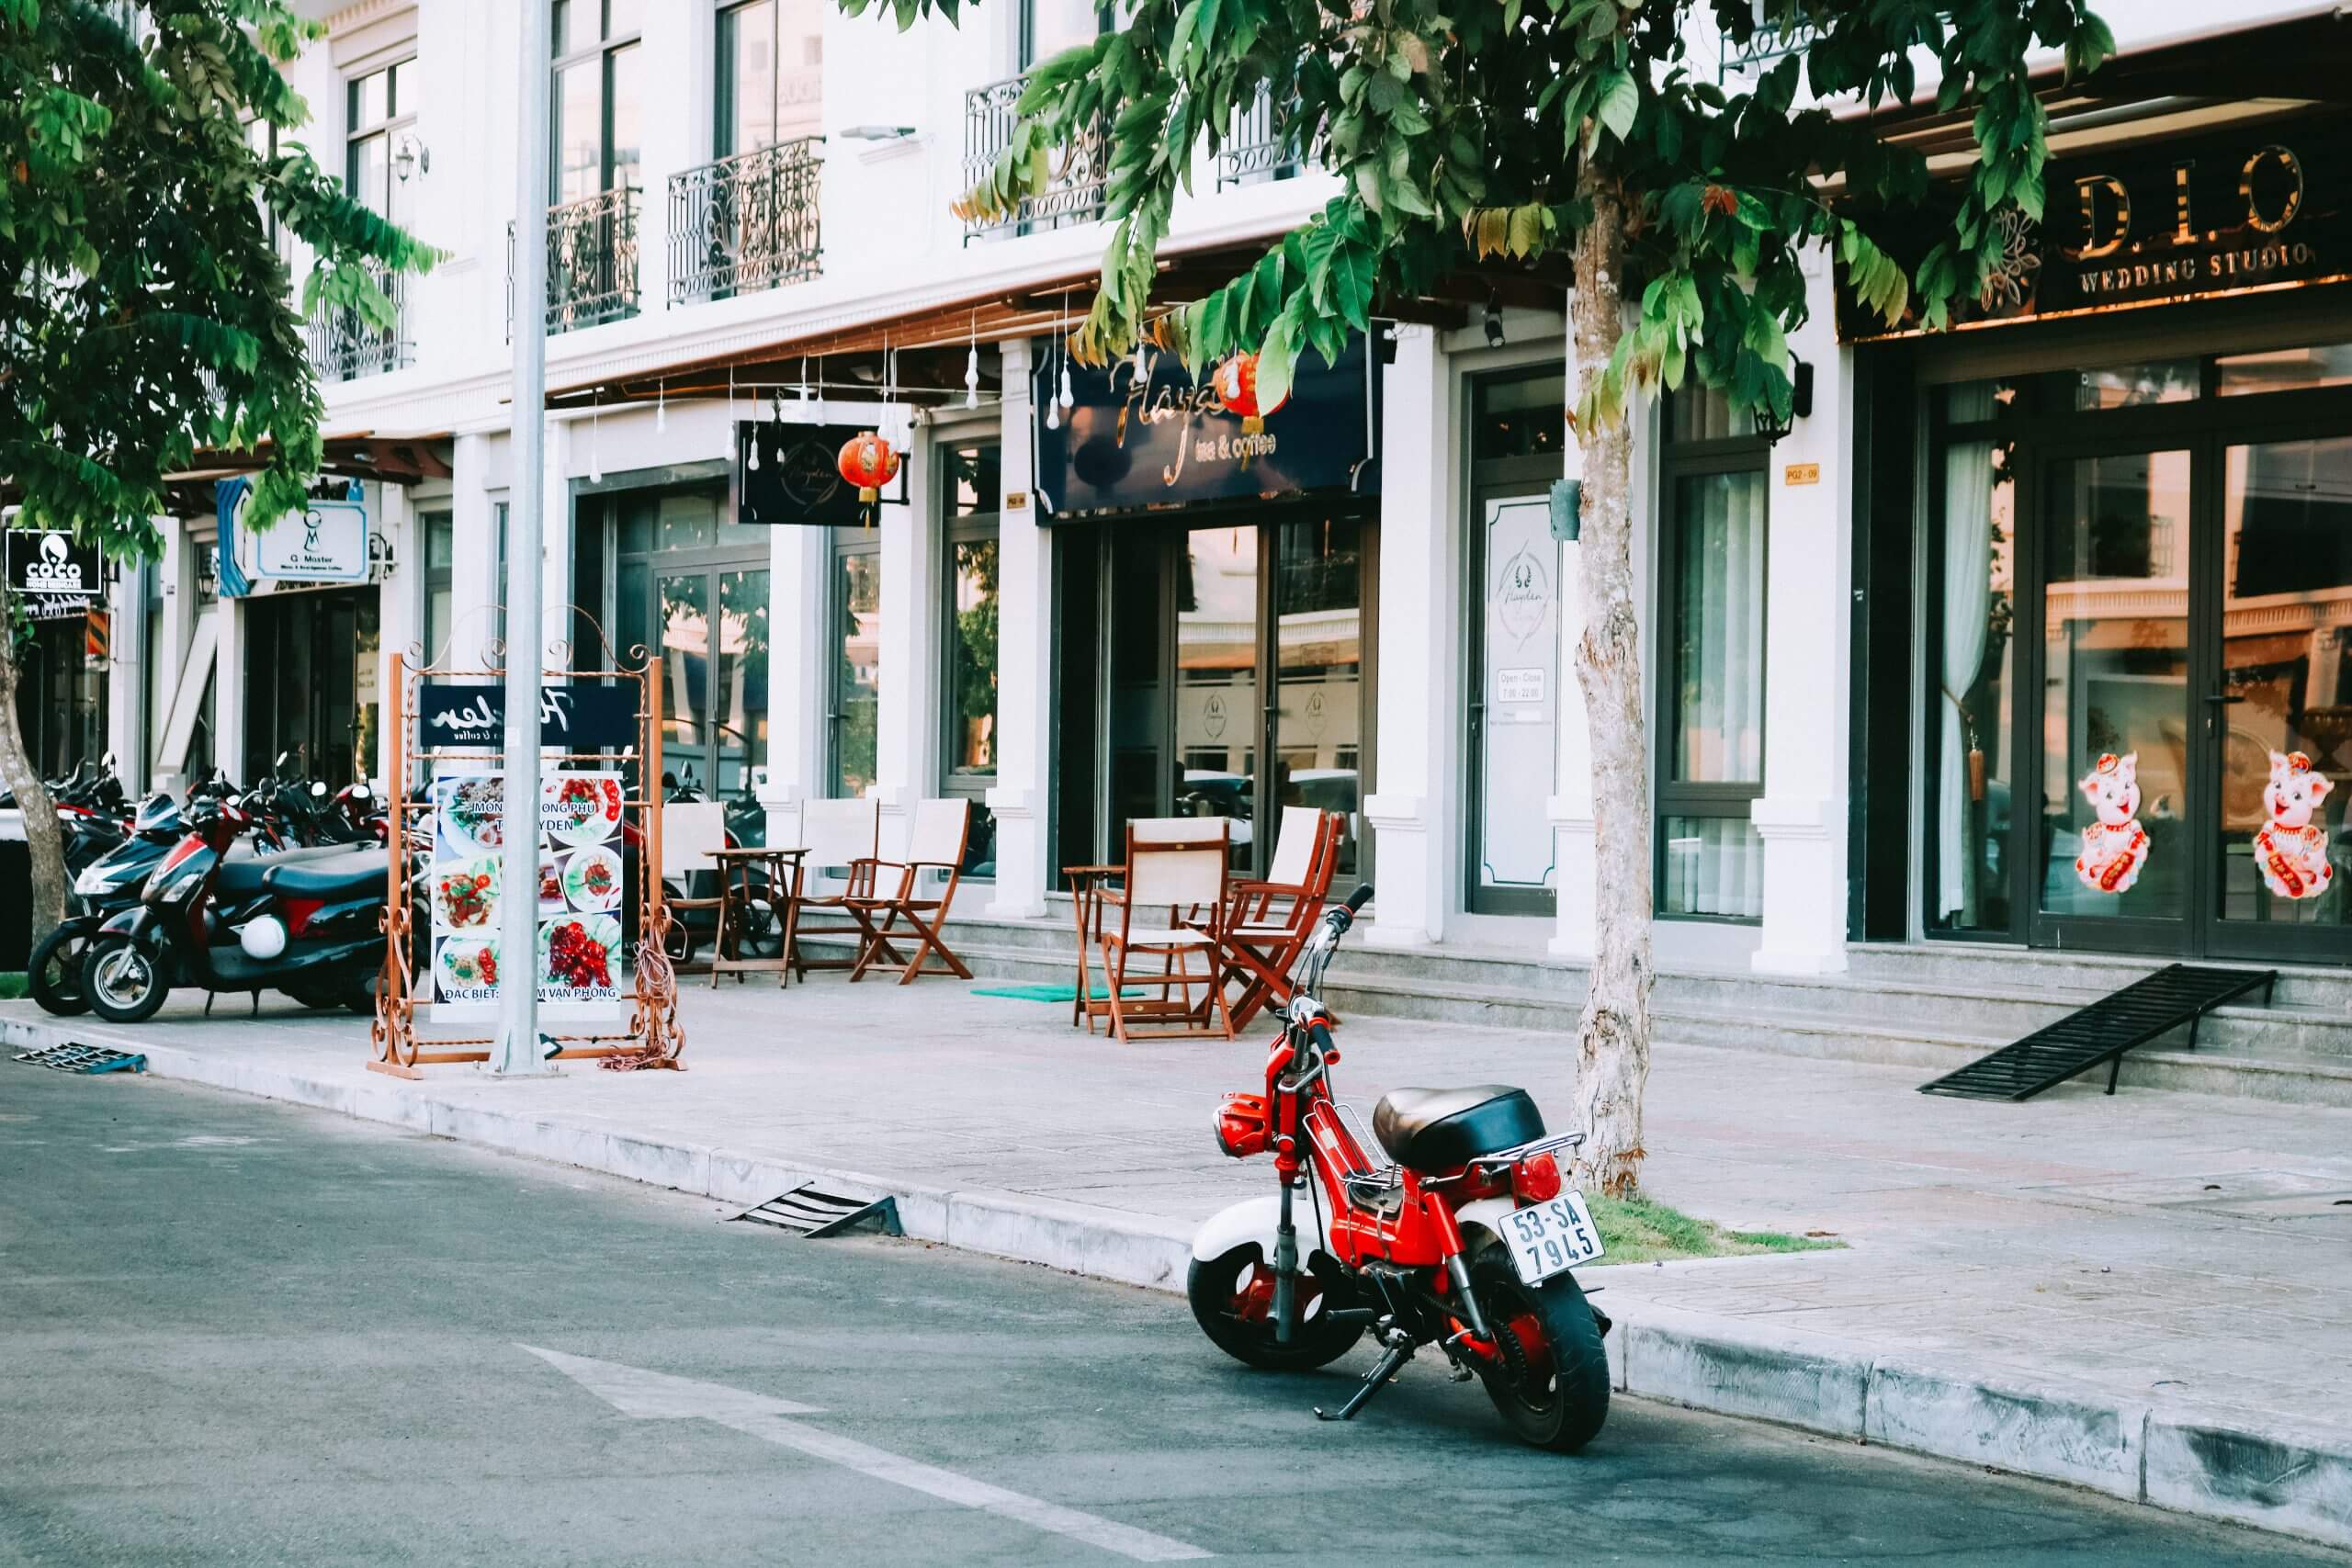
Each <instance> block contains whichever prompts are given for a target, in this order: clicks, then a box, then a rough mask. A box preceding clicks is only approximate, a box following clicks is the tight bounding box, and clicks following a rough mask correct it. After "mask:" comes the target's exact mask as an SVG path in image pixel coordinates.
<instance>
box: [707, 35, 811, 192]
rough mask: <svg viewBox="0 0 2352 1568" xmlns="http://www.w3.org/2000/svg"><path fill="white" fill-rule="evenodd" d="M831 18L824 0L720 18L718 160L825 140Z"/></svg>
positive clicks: (715, 144)
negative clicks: (827, 35) (788, 143)
mask: <svg viewBox="0 0 2352 1568" xmlns="http://www.w3.org/2000/svg"><path fill="white" fill-rule="evenodd" d="M824 15H825V13H824V7H823V6H822V5H821V4H820V0H748V3H747V4H744V5H741V6H729V7H727V8H726V9H725V10H723V11H721V12H719V13H718V69H717V73H716V74H717V78H718V93H717V94H716V95H715V96H716V97H717V100H718V125H717V126H716V128H715V134H714V147H715V150H716V152H717V153H718V156H719V157H721V158H730V157H733V156H734V155H735V154H736V153H738V152H758V151H759V150H760V149H761V148H763V147H774V146H775V145H776V144H777V143H778V142H783V141H797V140H798V139H799V138H801V137H804V136H817V135H820V134H822V132H823V130H824V107H825V100H824V79H825V34H824Z"/></svg>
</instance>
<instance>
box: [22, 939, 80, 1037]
mask: <svg viewBox="0 0 2352 1568" xmlns="http://www.w3.org/2000/svg"><path fill="white" fill-rule="evenodd" d="M88 951H89V928H88V927H87V926H84V927H83V928H82V929H81V930H79V931H76V930H75V929H74V928H73V927H71V926H59V927H56V928H55V929H54V930H52V931H51V932H50V933H49V934H48V935H47V936H45V937H43V938H41V939H40V945H39V946H38V947H35V948H34V949H33V954H32V956H31V957H30V958H28V959H27V960H26V961H25V989H26V991H27V992H28V993H29V994H30V995H31V997H32V998H33V1000H35V1001H37V1002H39V1003H40V1005H41V1010H43V1011H45V1012H51V1013H55V1014H56V1015H57V1016H58V1017H60V1018H75V1017H78V1016H80V1015H81V1014H83V1013H85V1012H87V1011H89V1010H90V998H88V997H86V996H84V995H83V994H82V955H83V954H84V953H86V952H88Z"/></svg>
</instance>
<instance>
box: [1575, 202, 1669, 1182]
mask: <svg viewBox="0 0 2352 1568" xmlns="http://www.w3.org/2000/svg"><path fill="white" fill-rule="evenodd" d="M1583 185H1584V191H1583V194H1584V195H1585V196H1586V197H1589V199H1590V200H1591V202H1592V221H1591V222H1590V223H1589V224H1588V225H1587V226H1586V227H1585V229H1584V230H1583V231H1582V232H1580V233H1579V234H1578V235H1577V246H1576V254H1575V262H1576V293H1575V295H1574V296H1573V298H1572V299H1571V301H1570V304H1569V326H1568V330H1569V333H1570V334H1571V338H1572V341H1573V342H1574V344H1575V347H1576V363H1577V382H1578V391H1579V393H1582V392H1585V391H1587V390H1589V389H1590V388H1591V387H1592V385H1593V383H1594V382H1595V380H1597V379H1598V378H1599V377H1600V373H1601V370H1602V368H1603V367H1606V366H1607V365H1608V363H1609V356H1610V354H1611V350H1613V349H1614V348H1615V347H1616V345H1617V339H1618V336H1619V334H1620V333H1621V332H1622V330H1623V328H1622V325H1621V322H1622V314H1621V310H1620V305H1621V299H1620V294H1619V290H1620V288H1621V285H1622V281H1623V265H1624V252H1625V230H1624V217H1625V214H1624V207H1623V202H1622V201H1621V200H1620V198H1619V197H1618V194H1617V192H1616V190H1615V188H1614V187H1613V186H1610V185H1608V184H1607V183H1605V182H1604V181H1601V180H1599V179H1596V178H1595V177H1594V176H1593V175H1592V173H1591V170H1590V165H1589V164H1588V165H1587V172H1586V175H1585V177H1584V181H1583ZM1579 401H1581V398H1580V399H1579ZM1577 440H1578V444H1579V446H1581V448H1582V450H1583V455H1584V494H1583V497H1582V524H1581V531H1580V538H1581V541H1582V549H1581V551H1580V552H1579V553H1580V558H1581V565H1582V571H1581V573H1580V574H1579V575H1580V578H1581V583H1582V590H1583V604H1584V636H1583V637H1582V638H1581V639H1580V640H1579V641H1578V643H1577V684H1578V685H1579V686H1580V687H1582V688H1583V691H1584V703H1585V727H1586V729H1587V731H1588V733H1589V737H1590V742H1591V751H1592V826H1593V847H1594V851H1595V866H1594V870H1595V875H1594V879H1593V880H1594V888H1593V901H1594V910H1593V914H1594V934H1593V953H1592V986H1591V989H1590V991H1589V992H1588V994H1587V995H1586V998H1585V1004H1584V1017H1583V1019H1582V1020H1581V1021H1579V1023H1578V1024H1577V1031H1578V1046H1577V1106H1578V1107H1579V1109H1580V1110H1581V1111H1583V1113H1584V1122H1583V1125H1584V1129H1585V1132H1586V1134H1587V1140H1588V1141H1587V1142H1586V1144H1585V1145H1584V1147H1583V1148H1582V1149H1580V1150H1579V1151H1578V1152H1577V1180H1578V1183H1579V1184H1580V1185H1582V1186H1584V1187H1586V1188H1588V1189H1594V1190H1600V1191H1601V1192H1605V1193H1608V1194H1610V1195H1611V1196H1612V1197H1623V1196H1624V1195H1625V1194H1627V1193H1630V1192H1632V1191H1633V1190H1634V1187H1635V1185H1636V1183H1637V1181H1638V1180H1639V1178H1640V1175H1641V1166H1642V1155H1643V1149H1642V1089H1643V1087H1644V1085H1645V1084H1646V1083H1647V1082H1648V1081H1649V1075H1650V982H1651V979H1652V976H1653V971H1652V968H1651V964H1650V915H1651V908H1650V787H1649V757H1648V750H1647V747H1646V744H1645V740H1644V739H1643V732H1644V726H1643V723H1642V631H1641V616H1640V613H1639V610H1638V608H1637V601H1636V600H1635V598H1634V557H1633V507H1632V504H1631V494H1632V478H1633V432H1632V429H1631V427H1630V426H1629V425H1628V423H1626V421H1625V420H1623V419H1622V418H1621V419H1613V420H1597V421H1594V422H1592V426H1591V428H1589V429H1588V428H1579V429H1578V430H1577Z"/></svg>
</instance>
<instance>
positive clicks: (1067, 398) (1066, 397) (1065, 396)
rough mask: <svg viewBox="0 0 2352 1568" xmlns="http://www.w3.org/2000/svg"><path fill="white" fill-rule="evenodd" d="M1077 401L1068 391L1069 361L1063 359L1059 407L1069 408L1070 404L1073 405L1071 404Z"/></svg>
mask: <svg viewBox="0 0 2352 1568" xmlns="http://www.w3.org/2000/svg"><path fill="white" fill-rule="evenodd" d="M1077 401H1078V399H1077V398H1076V397H1075V396H1074V395H1073V394H1072V393H1071V391H1070V389H1069V360H1067V359H1065V360H1063V361H1062V395H1061V406H1062V407H1064V408H1069V406H1070V405H1071V404H1073V403H1075V402H1077Z"/></svg>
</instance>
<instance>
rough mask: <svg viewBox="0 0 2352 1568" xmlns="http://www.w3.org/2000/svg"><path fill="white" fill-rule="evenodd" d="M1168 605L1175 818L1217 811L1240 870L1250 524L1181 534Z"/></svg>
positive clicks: (1251, 793)
mask: <svg viewBox="0 0 2352 1568" xmlns="http://www.w3.org/2000/svg"><path fill="white" fill-rule="evenodd" d="M1183 542H1184V552H1185V560H1184V566H1183V570H1182V575H1181V576H1179V577H1178V579H1177V583H1178V592H1179V597H1178V600H1177V603H1176V682H1177V693H1176V701H1177V704H1178V706H1177V710H1176V744H1177V747H1178V748H1179V750H1180V752H1181V759H1180V763H1179V765H1180V767H1181V769H1182V771H1181V772H1180V773H1177V775H1176V779H1175V783H1176V815H1177V816H1179V817H1225V818H1231V819H1232V825H1231V826H1230V827H1228V828H1227V835H1228V838H1227V842H1228V843H1229V844H1231V846H1232V859H1233V863H1234V864H1235V866H1236V867H1238V868H1243V869H1246V868H1247V867H1248V866H1249V864H1250V837H1251V829H1252V827H1253V824H1252V822H1251V820H1250V819H1251V818H1252V817H1253V816H1254V815H1255V807H1256V804H1257V773H1258V737H1259V732H1260V728H1261V709H1260V706H1259V702H1260V699H1259V695H1258V530H1257V529H1256V528H1254V527H1229V528H1201V529H1195V530H1194V531H1193V532H1192V533H1190V534H1187V535H1185V536H1184V541H1183Z"/></svg>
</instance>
